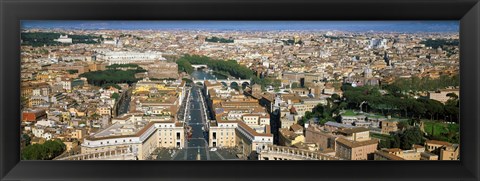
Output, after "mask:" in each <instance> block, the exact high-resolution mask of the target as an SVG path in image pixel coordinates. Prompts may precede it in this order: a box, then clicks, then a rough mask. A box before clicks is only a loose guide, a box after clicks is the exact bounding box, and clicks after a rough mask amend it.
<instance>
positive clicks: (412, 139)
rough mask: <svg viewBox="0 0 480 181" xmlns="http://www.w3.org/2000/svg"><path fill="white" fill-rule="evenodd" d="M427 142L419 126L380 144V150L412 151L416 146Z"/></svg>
mask: <svg viewBox="0 0 480 181" xmlns="http://www.w3.org/2000/svg"><path fill="white" fill-rule="evenodd" d="M424 142H425V138H424V137H423V133H422V131H421V130H420V128H419V127H418V126H412V127H409V128H407V129H405V131H403V132H398V133H395V134H392V135H391V136H389V137H387V138H386V139H384V140H381V141H380V143H379V144H378V147H380V148H400V149H403V150H409V149H412V146H413V145H414V144H418V145H421V144H423V143H424Z"/></svg>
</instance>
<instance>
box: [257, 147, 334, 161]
mask: <svg viewBox="0 0 480 181" xmlns="http://www.w3.org/2000/svg"><path fill="white" fill-rule="evenodd" d="M258 159H259V160H340V159H339V158H337V157H334V156H331V155H327V154H325V153H321V152H319V151H310V150H305V149H299V148H292V147H286V146H277V145H268V146H266V147H265V148H264V149H261V150H260V151H259V155H258Z"/></svg>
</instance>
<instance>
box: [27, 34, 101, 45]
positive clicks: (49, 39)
mask: <svg viewBox="0 0 480 181" xmlns="http://www.w3.org/2000/svg"><path fill="white" fill-rule="evenodd" d="M60 35H64V34H61V33H52V32H22V33H21V35H20V37H21V39H22V45H30V46H33V47H40V46H43V45H47V46H63V45H66V44H64V43H60V42H57V41H55V39H58V38H59V37H60ZM68 37H69V38H72V43H74V44H76V43H86V44H95V43H99V41H100V40H101V39H102V37H100V36H94V35H68Z"/></svg>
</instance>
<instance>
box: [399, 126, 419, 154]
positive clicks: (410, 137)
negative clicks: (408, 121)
mask: <svg viewBox="0 0 480 181" xmlns="http://www.w3.org/2000/svg"><path fill="white" fill-rule="evenodd" d="M400 138H401V142H402V143H401V149H404V150H409V149H412V146H413V144H422V143H423V133H422V131H421V130H420V128H419V127H417V126H415V127H411V128H408V129H406V130H405V131H404V132H403V133H402V134H401V135H400Z"/></svg>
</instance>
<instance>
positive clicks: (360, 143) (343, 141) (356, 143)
mask: <svg viewBox="0 0 480 181" xmlns="http://www.w3.org/2000/svg"><path fill="white" fill-rule="evenodd" d="M336 141H337V142H338V143H341V144H343V145H345V146H347V147H349V148H356V147H361V146H366V145H372V144H378V140H377V139H371V140H367V141H351V140H347V139H345V138H338V139H337V140H336Z"/></svg>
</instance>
